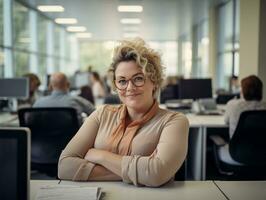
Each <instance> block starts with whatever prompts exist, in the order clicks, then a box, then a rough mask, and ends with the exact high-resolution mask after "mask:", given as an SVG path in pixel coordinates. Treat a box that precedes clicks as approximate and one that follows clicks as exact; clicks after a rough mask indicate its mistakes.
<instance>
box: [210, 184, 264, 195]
mask: <svg viewBox="0 0 266 200" xmlns="http://www.w3.org/2000/svg"><path fill="white" fill-rule="evenodd" d="M215 183H216V184H217V185H218V187H219V188H220V189H221V190H222V191H223V192H224V194H225V195H226V196H227V197H228V198H229V199H230V200H251V199H252V200H265V199H266V181H215Z"/></svg>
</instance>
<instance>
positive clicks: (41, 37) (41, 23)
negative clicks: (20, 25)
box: [37, 14, 48, 53]
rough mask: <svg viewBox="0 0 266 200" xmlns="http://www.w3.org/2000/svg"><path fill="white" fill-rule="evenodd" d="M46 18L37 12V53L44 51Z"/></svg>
mask: <svg viewBox="0 0 266 200" xmlns="http://www.w3.org/2000/svg"><path fill="white" fill-rule="evenodd" d="M47 21H48V20H47V19H46V18H45V17H43V16H42V15H40V14H38V17H37V29H38V30H37V31H38V36H37V38H38V39H37V40H38V51H39V53H46V45H47Z"/></svg>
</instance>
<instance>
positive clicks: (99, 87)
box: [90, 72, 105, 100]
mask: <svg viewBox="0 0 266 200" xmlns="http://www.w3.org/2000/svg"><path fill="white" fill-rule="evenodd" d="M90 78H91V79H90V80H91V83H92V94H93V97H94V100H96V99H97V98H103V97H105V89H104V85H103V83H102V81H101V79H100V75H99V74H98V73H97V72H92V73H91V75H90Z"/></svg>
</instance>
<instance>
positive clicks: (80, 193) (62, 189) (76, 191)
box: [36, 185, 101, 200]
mask: <svg viewBox="0 0 266 200" xmlns="http://www.w3.org/2000/svg"><path fill="white" fill-rule="evenodd" d="M100 197H101V190H100V188H99V187H88V186H73V185H53V186H52V185H51V186H44V187H41V188H40V189H39V191H38V193H37V196H36V200H73V199H75V200H99V199H100Z"/></svg>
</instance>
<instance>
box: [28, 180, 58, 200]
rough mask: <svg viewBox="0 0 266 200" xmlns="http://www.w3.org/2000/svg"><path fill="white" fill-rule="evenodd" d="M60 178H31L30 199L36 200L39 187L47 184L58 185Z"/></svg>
mask: <svg viewBox="0 0 266 200" xmlns="http://www.w3.org/2000/svg"><path fill="white" fill-rule="evenodd" d="M57 184H59V181H58V180H31V181H30V200H35V198H36V195H37V192H38V190H39V188H41V187H43V186H46V185H57Z"/></svg>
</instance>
